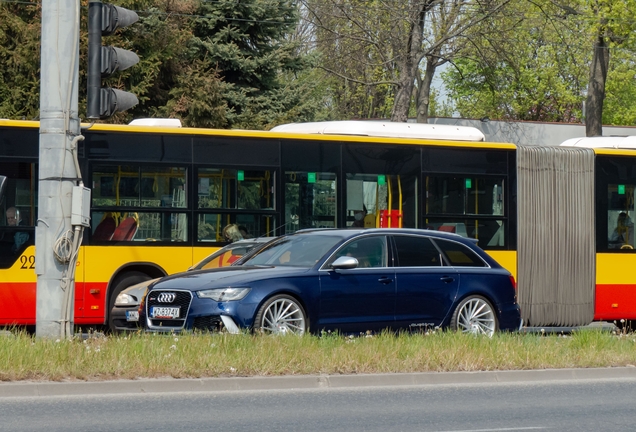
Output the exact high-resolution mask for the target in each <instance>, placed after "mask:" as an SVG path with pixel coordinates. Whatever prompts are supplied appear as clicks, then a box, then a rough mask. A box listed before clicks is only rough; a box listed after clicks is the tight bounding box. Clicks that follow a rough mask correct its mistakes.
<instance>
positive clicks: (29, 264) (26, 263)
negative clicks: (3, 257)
mask: <svg viewBox="0 0 636 432" xmlns="http://www.w3.org/2000/svg"><path fill="white" fill-rule="evenodd" d="M20 262H21V263H22V265H21V266H20V269H21V270H31V269H34V268H35V255H29V256H26V255H22V256H21V257H20Z"/></svg>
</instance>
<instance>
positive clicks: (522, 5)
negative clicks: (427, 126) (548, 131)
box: [442, 2, 587, 122]
mask: <svg viewBox="0 0 636 432" xmlns="http://www.w3.org/2000/svg"><path fill="white" fill-rule="evenodd" d="M558 13H559V11H558V9H557V8H555V7H545V6H542V5H537V4H536V3H530V2H516V3H514V4H510V5H509V6H508V8H507V9H506V11H505V13H502V14H499V15H497V16H494V17H493V18H492V19H491V20H488V21H484V22H482V23H481V25H480V26H479V27H478V28H475V29H474V30H475V32H474V36H473V38H472V39H471V41H470V44H469V45H468V46H467V47H466V48H465V49H464V50H463V51H462V52H460V53H459V54H458V56H457V60H456V61H454V62H453V64H452V67H449V68H448V69H447V71H446V72H444V73H443V75H442V76H443V79H444V83H445V86H446V88H447V89H449V97H450V99H451V101H452V103H453V104H454V109H455V110H456V111H457V112H459V114H460V116H462V117H467V118H482V117H489V118H491V119H500V120H530V121H554V122H580V121H581V119H582V106H583V94H584V91H585V84H586V82H587V70H586V68H585V66H584V65H585V63H586V62H585V56H586V54H587V50H586V49H585V37H584V32H582V31H581V29H580V23H566V22H564V20H563V18H561V19H557V18H556V16H557V14H558ZM565 24H569V25H571V27H568V26H566V25H565ZM482 29H483V30H482ZM496 30H497V31H496Z"/></svg>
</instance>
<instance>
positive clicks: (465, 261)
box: [435, 239, 487, 267]
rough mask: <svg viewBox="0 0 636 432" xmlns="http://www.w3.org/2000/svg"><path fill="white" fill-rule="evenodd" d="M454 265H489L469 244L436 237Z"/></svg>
mask: <svg viewBox="0 0 636 432" xmlns="http://www.w3.org/2000/svg"><path fill="white" fill-rule="evenodd" d="M435 243H437V246H439V248H440V249H441V250H442V251H444V254H445V255H446V258H448V261H449V262H450V264H451V265H452V266H453V267H487V264H486V263H485V262H484V260H483V259H481V258H480V257H479V255H477V254H476V253H475V252H473V251H472V250H471V249H470V248H468V247H467V246H465V245H463V244H461V243H457V242H452V241H448V240H440V239H435Z"/></svg>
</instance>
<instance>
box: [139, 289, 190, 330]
mask: <svg viewBox="0 0 636 432" xmlns="http://www.w3.org/2000/svg"><path fill="white" fill-rule="evenodd" d="M161 293H174V294H175V299H174V300H173V301H172V302H170V303H162V302H159V301H158V295H159V294H161ZM146 299H147V301H146V317H147V322H148V328H151V329H154V330H159V329H162V328H164V329H171V330H172V329H182V328H183V326H184V325H185V321H186V318H187V317H188V312H189V310H190V303H192V293H191V292H190V291H177V290H152V291H150V292H149V293H148V296H147V297H146ZM153 306H158V307H179V318H176V319H164V318H152V317H151V316H150V310H151V309H152V307H153Z"/></svg>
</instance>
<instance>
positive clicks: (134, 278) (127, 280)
mask: <svg viewBox="0 0 636 432" xmlns="http://www.w3.org/2000/svg"><path fill="white" fill-rule="evenodd" d="M149 279H150V276H148V275H147V274H146V273H142V272H139V271H131V272H128V273H124V274H122V275H120V276H118V277H117V279H116V280H115V282H114V283H113V289H112V290H111V292H110V294H109V295H108V310H107V311H106V313H107V314H108V331H109V332H111V333H115V332H116V331H117V330H116V328H115V323H114V322H113V317H112V315H111V311H112V310H113V306H115V299H116V298H117V296H118V295H119V293H120V292H122V291H123V290H125V289H126V288H128V287H130V286H133V285H136V284H138V283H141V282H145V281H147V280H149ZM140 300H141V299H140Z"/></svg>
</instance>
